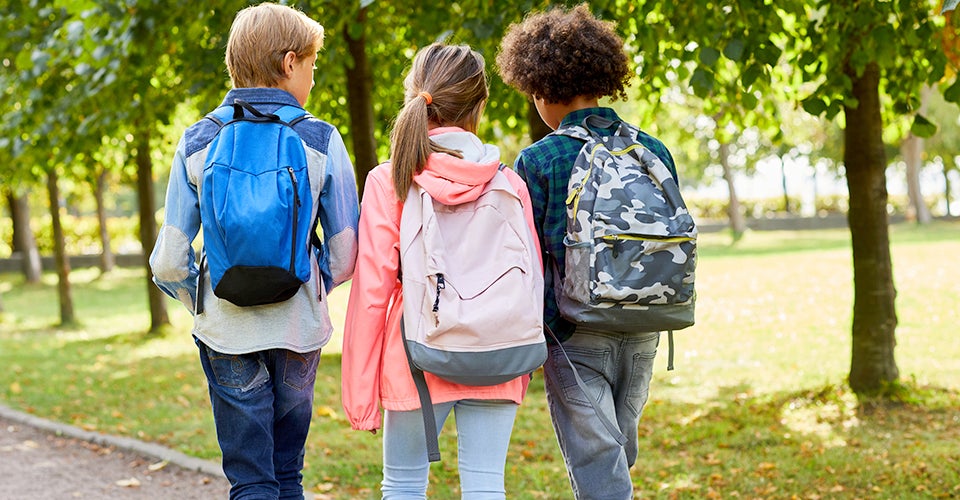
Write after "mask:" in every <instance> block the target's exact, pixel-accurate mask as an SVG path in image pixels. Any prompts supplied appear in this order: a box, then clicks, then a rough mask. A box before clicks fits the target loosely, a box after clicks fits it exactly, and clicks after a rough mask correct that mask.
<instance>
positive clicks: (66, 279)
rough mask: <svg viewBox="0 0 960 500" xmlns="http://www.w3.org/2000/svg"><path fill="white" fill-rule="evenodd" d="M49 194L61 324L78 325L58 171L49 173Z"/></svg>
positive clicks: (53, 169)
mask: <svg viewBox="0 0 960 500" xmlns="http://www.w3.org/2000/svg"><path fill="white" fill-rule="evenodd" d="M47 194H48V195H49V196H50V216H51V217H52V221H53V257H54V261H55V262H56V264H57V276H58V280H57V293H58V295H59V299H60V324H61V325H72V324H75V323H76V320H77V318H76V315H75V314H74V312H73V295H72V293H71V292H70V258H69V257H68V256H67V245H66V243H65V242H66V238H65V237H64V235H63V223H62V222H61V220H60V189H59V187H58V186H57V169H56V168H52V169H51V170H50V172H48V173H47Z"/></svg>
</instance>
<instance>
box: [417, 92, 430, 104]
mask: <svg viewBox="0 0 960 500" xmlns="http://www.w3.org/2000/svg"><path fill="white" fill-rule="evenodd" d="M417 95H419V96H420V97H422V98H423V100H424V101H427V106H429V105H430V104H432V103H433V96H432V95H430V92H420V93H419V94H417Z"/></svg>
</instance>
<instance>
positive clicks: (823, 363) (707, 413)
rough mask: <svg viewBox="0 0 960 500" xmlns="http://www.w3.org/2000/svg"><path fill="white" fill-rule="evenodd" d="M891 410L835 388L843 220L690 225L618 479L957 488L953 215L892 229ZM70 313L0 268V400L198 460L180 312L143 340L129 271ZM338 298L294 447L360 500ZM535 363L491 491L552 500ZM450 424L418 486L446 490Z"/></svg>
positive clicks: (861, 493)
mask: <svg viewBox="0 0 960 500" xmlns="http://www.w3.org/2000/svg"><path fill="white" fill-rule="evenodd" d="M891 234H892V240H893V245H892V253H893V259H894V273H895V284H896V286H897V291H898V297H897V313H898V319H899V326H898V328H897V338H898V346H897V349H896V359H897V363H898V366H899V368H900V372H901V379H902V381H903V383H904V384H905V386H906V388H907V389H908V393H907V401H906V402H905V404H903V405H901V406H895V407H890V408H883V409H879V410H877V411H875V412H874V413H872V414H863V413H862V412H861V411H859V410H858V408H857V405H856V398H855V396H854V395H853V394H851V393H850V392H849V390H847V389H846V388H845V379H846V376H847V372H848V371H849V364H850V327H851V325H850V322H851V319H852V318H851V311H852V300H853V296H852V288H853V282H852V280H853V277H852V269H851V261H852V256H851V251H850V245H849V232H848V231H845V230H824V231H796V232H750V233H748V234H747V235H746V236H745V237H744V238H743V239H741V240H740V241H739V242H738V243H737V244H736V245H731V244H730V238H729V236H727V235H726V234H724V233H712V234H704V235H702V237H701V242H700V263H699V267H698V271H697V290H698V305H697V307H698V309H697V324H696V325H695V326H693V327H691V328H689V329H687V330H684V331H680V332H676V334H675V336H676V341H677V344H676V348H677V351H676V355H677V359H676V370H674V371H667V370H666V356H665V355H663V354H665V352H664V351H666V342H662V343H661V353H662V355H661V356H660V357H659V358H658V359H657V364H656V368H655V374H654V380H653V383H652V385H651V399H650V401H649V403H648V405H647V408H646V410H645V413H644V417H643V419H642V420H641V424H640V435H641V439H640V456H639V458H638V461H637V464H636V465H635V467H634V472H633V477H634V482H635V485H636V487H637V493H638V497H639V498H689V499H700V498H770V499H779V498H794V497H795V498H831V499H832V498H841V499H846V498H850V499H853V498H891V499H892V498H936V497H946V498H950V497H957V496H960V455H958V454H957V451H956V443H957V442H960V396H958V394H960V338H958V337H957V336H956V332H957V329H956V328H957V327H956V325H957V324H960V321H958V320H960V312H958V308H957V304H960V285H958V283H960V266H957V265H955V263H954V260H955V256H957V255H960V224H957V223H953V224H948V223H938V224H935V225H933V226H930V227H925V228H918V227H915V226H911V225H899V226H895V227H893V228H892V233H891ZM72 283H73V293H74V298H75V301H76V313H77V317H78V319H79V324H78V325H77V326H74V327H71V328H61V327H57V326H55V325H56V324H57V322H58V319H59V310H58V304H57V298H56V297H57V295H56V277H55V276H54V275H52V274H46V275H44V282H43V283H42V284H40V285H25V284H23V283H22V278H21V277H20V276H18V275H12V274H6V275H0V293H2V294H3V295H2V296H3V305H4V307H5V310H6V312H5V313H4V315H3V316H2V318H0V366H2V367H4V369H3V370H0V400H2V401H3V402H4V403H5V404H8V405H10V406H13V407H15V408H18V409H21V410H25V411H29V412H31V413H34V414H36V415H39V416H42V417H44V418H51V419H55V420H59V421H62V422H66V423H69V424H72V425H77V426H79V427H83V428H85V429H90V430H96V431H99V432H106V433H112V434H120V435H127V436H133V437H138V438H141V439H145V440H149V441H154V442H159V443H162V444H165V445H167V446H171V447H174V448H176V449H179V450H181V451H184V452H186V453H189V454H192V455H196V456H200V457H204V458H210V459H214V460H216V459H217V458H218V456H219V451H218V448H217V445H216V439H215V433H214V430H213V423H212V418H211V414H210V408H209V401H208V396H207V392H206V382H205V380H204V377H203V374H202V371H201V370H200V367H199V363H198V362H197V359H196V352H197V351H196V347H195V345H194V344H193V341H192V339H191V337H190V328H191V323H192V320H191V317H190V315H189V313H188V312H187V311H186V309H185V308H183V307H182V306H180V305H179V304H178V303H176V302H174V301H172V300H171V301H169V302H168V305H169V306H170V307H169V313H170V318H171V322H172V324H173V326H172V327H171V328H170V329H168V330H167V331H165V333H164V334H162V335H150V334H147V333H146V332H145V330H146V329H147V328H148V325H149V318H148V316H147V313H146V291H147V284H146V283H145V280H144V279H143V275H142V272H141V271H139V270H124V269H121V270H117V271H115V272H112V273H111V274H109V275H106V276H99V274H98V273H97V272H96V271H95V270H78V271H75V272H74V273H73V274H72ZM347 292H348V289H347V288H346V287H343V288H341V289H338V290H336V291H334V292H333V294H332V295H331V296H330V298H329V306H330V308H331V314H332V316H333V318H334V323H335V325H336V328H337V333H336V334H335V337H334V339H333V340H332V341H331V343H330V344H329V345H328V346H327V348H325V350H324V352H325V355H324V356H323V358H322V360H321V364H320V369H319V372H318V378H317V390H316V402H315V408H316V411H315V414H314V420H313V425H312V430H311V436H310V439H309V441H308V443H307V465H306V469H305V484H306V486H307V489H308V490H309V491H311V492H312V493H315V494H316V495H317V497H318V498H324V499H326V498H331V499H355V498H378V497H379V493H378V492H379V481H380V454H381V445H380V443H381V436H380V435H379V434H378V435H371V434H370V433H367V432H355V431H352V430H350V429H349V425H348V424H347V422H346V420H345V417H344V415H343V412H342V410H341V407H340V393H339V388H340V359H339V355H338V353H339V349H340V332H342V324H343V314H344V310H345V304H346V297H347V294H348V293H347ZM541 381H542V377H541V376H540V375H539V374H537V375H536V377H535V380H534V382H533V384H532V385H531V389H530V393H529V394H528V397H527V400H526V401H525V404H524V405H523V406H522V407H521V410H520V413H519V415H518V418H517V423H516V426H515V429H514V433H513V440H512V444H511V448H510V452H509V453H510V454H509V458H508V463H507V484H508V496H509V497H510V498H519V499H538V498H546V499H562V498H570V497H571V495H570V493H569V491H570V490H569V486H568V484H567V480H566V473H565V469H564V466H563V460H562V459H561V457H560V454H559V451H558V448H557V445H556V440H555V438H554V435H553V431H552V428H551V426H550V419H549V415H548V413H547V409H546V404H545V397H544V393H543V387H542V382H541ZM454 431H455V428H454V422H452V421H450V422H447V424H446V428H445V433H444V436H443V437H442V439H441V449H442V451H443V455H444V460H443V462H442V463H440V464H435V465H434V466H433V468H432V475H431V497H432V498H453V497H457V496H459V491H458V488H457V480H456V467H457V464H456V442H455V432H454Z"/></svg>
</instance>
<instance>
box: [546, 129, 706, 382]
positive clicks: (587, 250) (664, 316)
mask: <svg viewBox="0 0 960 500" xmlns="http://www.w3.org/2000/svg"><path fill="white" fill-rule="evenodd" d="M587 125H593V126H594V127H596V128H600V129H610V128H612V127H613V126H614V125H617V122H611V121H609V120H606V119H604V118H602V117H599V116H588V117H587V118H586V119H584V121H583V123H582V125H576V126H571V127H566V128H563V129H560V130H557V131H556V132H554V134H558V135H565V136H569V137H574V138H576V139H579V140H583V141H585V143H584V145H583V147H582V149H581V150H580V155H579V156H578V157H577V160H576V162H575V163H574V166H573V171H572V174H571V176H570V183H569V184H568V193H569V194H568V196H567V200H566V203H567V232H566V235H565V237H564V246H565V249H566V258H565V276H564V278H563V280H559V279H555V280H554V286H555V289H556V296H557V303H558V305H559V309H560V314H561V315H563V317H565V318H566V319H568V320H570V321H572V322H574V323H578V324H590V325H595V326H596V327H598V328H603V329H609V330H612V331H629V332H638V333H639V332H656V331H671V332H672V331H673V330H679V329H682V328H686V327H688V326H691V325H693V322H694V302H695V299H696V294H695V292H694V270H695V268H696V253H697V227H696V224H695V223H694V221H693V218H692V217H691V216H690V214H689V212H688V211H687V207H686V204H685V203H684V201H683V198H682V197H681V196H680V188H679V187H678V186H677V182H676V181H675V180H674V178H673V176H672V175H671V174H670V170H669V169H667V167H666V165H664V164H663V162H662V161H660V159H659V158H658V157H657V156H656V155H655V154H653V153H652V152H651V151H650V150H648V149H647V148H645V147H644V146H643V145H642V144H640V143H639V142H638V141H637V135H638V133H639V131H638V130H637V129H636V128H634V127H632V126H630V125H628V124H626V123H622V122H621V123H619V125H618V126H617V129H616V132H615V133H614V134H612V135H604V136H601V135H598V134H597V133H595V132H593V131H592V130H591V129H590V127H588V126H587ZM554 272H555V273H556V269H555V270H554ZM671 340H672V337H671ZM671 364H672V363H671Z"/></svg>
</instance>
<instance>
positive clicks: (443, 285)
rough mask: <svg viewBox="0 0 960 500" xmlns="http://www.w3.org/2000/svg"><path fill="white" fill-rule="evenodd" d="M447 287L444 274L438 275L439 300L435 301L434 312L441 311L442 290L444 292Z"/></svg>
mask: <svg viewBox="0 0 960 500" xmlns="http://www.w3.org/2000/svg"><path fill="white" fill-rule="evenodd" d="M446 287H447V284H446V283H444V281H443V273H438V274H437V298H436V300H434V301H433V312H437V311H439V310H440V290H443V289H444V288H446Z"/></svg>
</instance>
